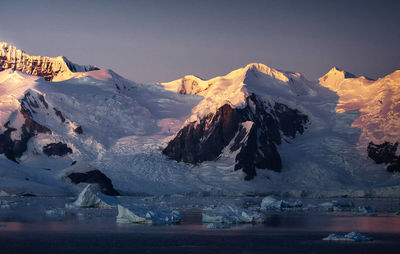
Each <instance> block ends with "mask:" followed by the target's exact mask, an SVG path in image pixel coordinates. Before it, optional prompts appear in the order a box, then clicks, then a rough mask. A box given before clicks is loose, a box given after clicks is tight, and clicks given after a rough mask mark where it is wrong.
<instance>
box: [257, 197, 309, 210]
mask: <svg viewBox="0 0 400 254" xmlns="http://www.w3.org/2000/svg"><path fill="white" fill-rule="evenodd" d="M302 206H303V202H301V201H300V200H296V201H295V202H290V201H286V200H278V199H276V198H275V197H274V196H267V197H265V198H263V200H262V201H261V210H287V209H292V208H300V207H302Z"/></svg>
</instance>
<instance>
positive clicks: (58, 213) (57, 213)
mask: <svg viewBox="0 0 400 254" xmlns="http://www.w3.org/2000/svg"><path fill="white" fill-rule="evenodd" d="M45 214H46V215H49V216H65V211H64V210H62V209H50V210H46V211H45Z"/></svg>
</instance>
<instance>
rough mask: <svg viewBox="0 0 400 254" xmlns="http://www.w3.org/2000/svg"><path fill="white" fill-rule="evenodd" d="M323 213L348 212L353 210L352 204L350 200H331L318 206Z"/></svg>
mask: <svg viewBox="0 0 400 254" xmlns="http://www.w3.org/2000/svg"><path fill="white" fill-rule="evenodd" d="M319 207H321V208H322V209H323V210H325V211H334V212H348V211H352V210H354V203H353V202H352V201H350V200H332V201H331V202H325V203H321V204H319Z"/></svg>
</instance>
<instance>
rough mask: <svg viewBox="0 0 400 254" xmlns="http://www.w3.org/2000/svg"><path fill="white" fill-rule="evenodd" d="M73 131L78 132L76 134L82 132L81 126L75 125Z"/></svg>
mask: <svg viewBox="0 0 400 254" xmlns="http://www.w3.org/2000/svg"><path fill="white" fill-rule="evenodd" d="M74 132H75V133H78V134H82V133H83V130H82V126H78V127H76V128H75V129H74Z"/></svg>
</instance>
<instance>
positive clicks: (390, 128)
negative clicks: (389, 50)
mask: <svg viewBox="0 0 400 254" xmlns="http://www.w3.org/2000/svg"><path fill="white" fill-rule="evenodd" d="M319 81H320V84H321V85H323V86H325V87H327V88H329V89H331V90H332V91H335V92H336V93H337V94H338V95H339V103H338V105H337V106H336V112H338V113H342V112H347V111H351V110H359V111H360V116H359V117H358V118H357V119H356V120H355V121H354V122H353V123H352V127H354V128H360V129H361V130H362V134H361V136H360V145H362V146H365V145H366V144H367V143H369V142H371V141H372V142H374V143H376V144H381V143H383V142H385V141H389V142H391V143H395V142H398V141H399V137H400V129H399V127H400V86H399V84H400V71H395V72H393V73H391V74H389V75H387V76H385V77H383V78H380V79H378V80H376V81H375V80H369V79H367V78H365V77H355V76H354V75H353V76H346V77H345V74H344V72H343V71H340V70H338V69H336V68H333V69H332V70H331V71H329V72H328V73H327V74H326V75H325V76H323V77H321V78H320V79H319Z"/></svg>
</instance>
